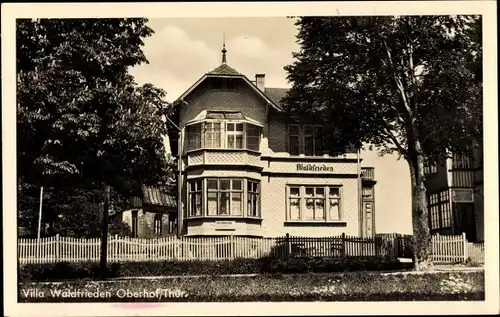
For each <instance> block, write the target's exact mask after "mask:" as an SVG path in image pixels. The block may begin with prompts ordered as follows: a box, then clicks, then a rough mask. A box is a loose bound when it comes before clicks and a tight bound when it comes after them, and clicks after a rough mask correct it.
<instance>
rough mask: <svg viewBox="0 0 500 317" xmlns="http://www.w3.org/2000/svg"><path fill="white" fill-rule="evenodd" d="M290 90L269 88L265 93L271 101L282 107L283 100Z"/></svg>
mask: <svg viewBox="0 0 500 317" xmlns="http://www.w3.org/2000/svg"><path fill="white" fill-rule="evenodd" d="M287 91H288V88H267V87H266V89H265V91H264V93H265V94H266V95H267V97H269V99H271V100H272V101H273V102H274V103H275V104H277V105H281V99H282V98H283V97H285V94H286V92H287Z"/></svg>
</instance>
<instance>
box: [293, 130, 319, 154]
mask: <svg viewBox="0 0 500 317" xmlns="http://www.w3.org/2000/svg"><path fill="white" fill-rule="evenodd" d="M301 145H302V147H303V148H301ZM288 147H289V149H288V150H289V152H290V154H291V155H299V154H304V155H306V156H321V155H323V153H324V151H323V133H322V127H321V126H314V125H304V126H300V125H297V124H292V125H289V126H288Z"/></svg>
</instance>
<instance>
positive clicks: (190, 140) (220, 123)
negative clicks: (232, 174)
mask: <svg viewBox="0 0 500 317" xmlns="http://www.w3.org/2000/svg"><path fill="white" fill-rule="evenodd" d="M197 121H198V122H196V123H194V122H193V123H191V124H190V123H188V124H187V125H186V134H187V136H186V139H187V149H188V151H191V150H198V149H247V150H252V151H259V148H260V138H261V131H262V126H260V124H259V123H257V122H254V121H253V120H251V119H248V118H245V116H243V114H241V113H240V112H226V111H208V112H207V113H206V114H205V115H204V116H202V118H200V119H199V120H197Z"/></svg>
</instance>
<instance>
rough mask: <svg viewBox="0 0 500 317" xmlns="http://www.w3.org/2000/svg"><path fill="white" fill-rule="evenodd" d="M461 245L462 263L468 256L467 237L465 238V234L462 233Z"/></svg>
mask: <svg viewBox="0 0 500 317" xmlns="http://www.w3.org/2000/svg"><path fill="white" fill-rule="evenodd" d="M462 243H463V246H464V262H466V261H467V258H468V257H469V255H468V254H467V237H466V236H465V232H462Z"/></svg>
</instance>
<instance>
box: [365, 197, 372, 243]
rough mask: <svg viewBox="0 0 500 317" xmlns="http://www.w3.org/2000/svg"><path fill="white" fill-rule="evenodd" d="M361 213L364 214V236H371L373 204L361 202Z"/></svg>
mask: <svg viewBox="0 0 500 317" xmlns="http://www.w3.org/2000/svg"><path fill="white" fill-rule="evenodd" d="M363 212H364V228H363V231H364V236H366V237H372V236H373V202H371V201H365V202H363Z"/></svg>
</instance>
